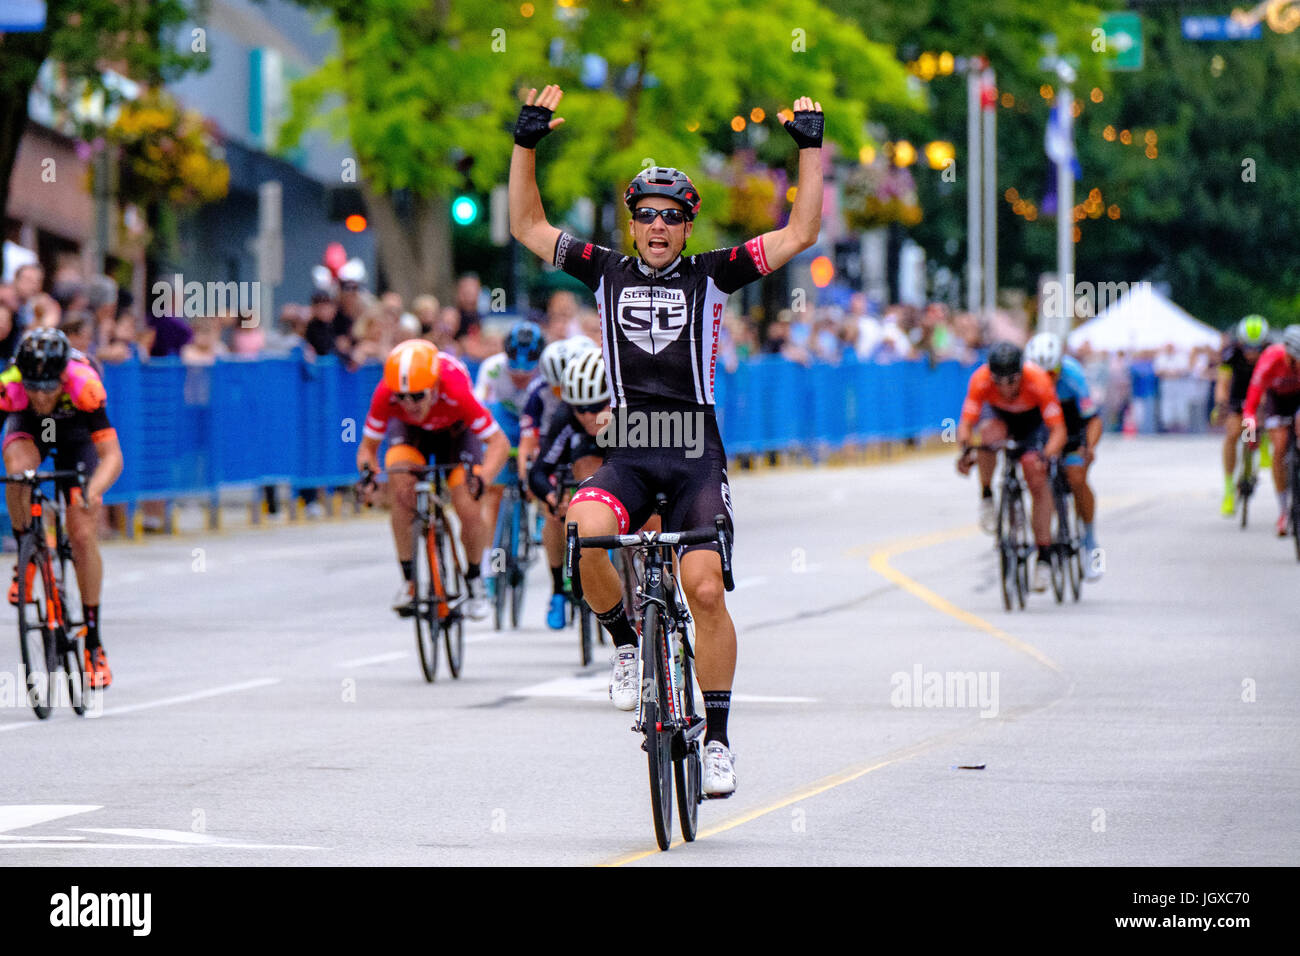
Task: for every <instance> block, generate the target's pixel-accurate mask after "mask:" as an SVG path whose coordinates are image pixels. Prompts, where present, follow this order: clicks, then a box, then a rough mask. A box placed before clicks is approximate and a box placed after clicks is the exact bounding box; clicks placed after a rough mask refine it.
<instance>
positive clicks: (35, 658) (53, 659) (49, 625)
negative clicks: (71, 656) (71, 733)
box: [18, 535, 58, 720]
mask: <svg viewBox="0 0 1300 956" xmlns="http://www.w3.org/2000/svg"><path fill="white" fill-rule="evenodd" d="M40 565H41V562H40V557H39V555H38V554H37V551H36V544H35V541H34V539H33V538H32V537H31V535H27V536H26V537H24V539H23V542H22V545H21V546H20V547H19V549H18V644H19V646H20V647H21V649H22V655H23V678H24V683H25V686H26V688H27V702H28V703H29V704H30V705H31V707H32V710H33V711H34V712H35V713H36V716H37V717H39V718H40V719H41V720H45V719H46V718H47V717H49V716H50V710H51V709H52V706H53V705H52V701H51V697H52V696H53V694H52V693H51V690H52V688H53V686H54V672H55V671H56V670H57V669H58V656H57V654H56V653H55V650H56V645H55V634H54V630H53V621H52V620H51V619H50V607H51V605H50V593H49V591H48V590H47V588H46V585H47V582H46V580H45V576H44V575H43V574H42V573H41V566H40Z"/></svg>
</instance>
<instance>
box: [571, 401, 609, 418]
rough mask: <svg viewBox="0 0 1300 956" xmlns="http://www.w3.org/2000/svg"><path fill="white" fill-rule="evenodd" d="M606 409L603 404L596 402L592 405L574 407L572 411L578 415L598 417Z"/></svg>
mask: <svg viewBox="0 0 1300 956" xmlns="http://www.w3.org/2000/svg"><path fill="white" fill-rule="evenodd" d="M605 408H606V403H605V402H596V403H595V404H594V405H574V406H573V410H574V411H575V412H577V413H578V414H580V415H599V414H600V413H601V412H603V411H604V410H605Z"/></svg>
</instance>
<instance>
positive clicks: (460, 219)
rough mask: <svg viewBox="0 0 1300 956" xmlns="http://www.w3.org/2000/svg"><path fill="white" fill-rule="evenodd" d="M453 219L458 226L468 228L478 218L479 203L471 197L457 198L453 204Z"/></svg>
mask: <svg viewBox="0 0 1300 956" xmlns="http://www.w3.org/2000/svg"><path fill="white" fill-rule="evenodd" d="M451 218H452V219H454V220H455V222H456V225H458V226H468V225H469V224H470V223H472V222H473V221H474V220H475V219H477V218H478V203H476V202H475V201H474V199H473V198H472V197H470V196H457V197H456V200H455V201H454V202H453V203H452V204H451Z"/></svg>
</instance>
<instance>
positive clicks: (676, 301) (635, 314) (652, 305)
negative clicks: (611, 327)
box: [617, 286, 690, 355]
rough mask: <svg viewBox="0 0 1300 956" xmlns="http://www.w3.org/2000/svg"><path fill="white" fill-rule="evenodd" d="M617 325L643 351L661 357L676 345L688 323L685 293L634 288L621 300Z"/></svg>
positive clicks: (621, 293)
mask: <svg viewBox="0 0 1300 956" xmlns="http://www.w3.org/2000/svg"><path fill="white" fill-rule="evenodd" d="M617 308H618V324H619V327H620V328H621V329H622V330H623V334H624V335H626V336H627V337H628V340H629V341H631V342H633V343H635V344H636V346H637V347H638V348H640V349H641V350H642V351H645V352H649V353H650V354H651V355H658V354H659V353H660V352H662V351H663V350H664V349H666V348H667V347H668V346H670V345H672V344H673V343H674V342H676V341H677V339H678V337H679V336H680V335H681V334H682V329H684V328H686V325H687V323H688V321H689V318H690V316H689V313H688V312H687V309H686V293H685V292H683V291H682V290H681V289H665V288H663V287H662V286H655V287H654V288H653V289H651V288H650V287H649V286H631V287H628V288H624V289H623V290H622V291H621V292H620V293H619V296H618V306H617Z"/></svg>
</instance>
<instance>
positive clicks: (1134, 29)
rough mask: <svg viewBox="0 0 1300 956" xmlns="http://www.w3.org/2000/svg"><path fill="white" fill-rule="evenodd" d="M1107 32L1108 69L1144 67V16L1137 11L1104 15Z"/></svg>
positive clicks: (1102, 26)
mask: <svg viewBox="0 0 1300 956" xmlns="http://www.w3.org/2000/svg"><path fill="white" fill-rule="evenodd" d="M1101 28H1102V29H1103V30H1104V31H1105V32H1106V69H1108V70H1140V69H1142V18H1141V17H1140V16H1138V15H1137V14H1136V13H1110V14H1107V15H1106V16H1104V17H1102V20H1101Z"/></svg>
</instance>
